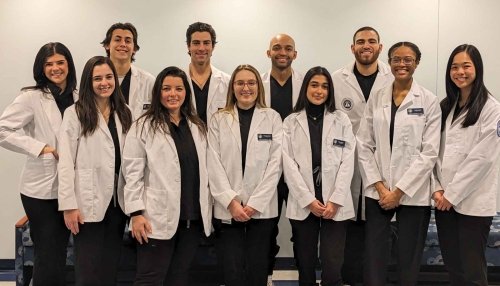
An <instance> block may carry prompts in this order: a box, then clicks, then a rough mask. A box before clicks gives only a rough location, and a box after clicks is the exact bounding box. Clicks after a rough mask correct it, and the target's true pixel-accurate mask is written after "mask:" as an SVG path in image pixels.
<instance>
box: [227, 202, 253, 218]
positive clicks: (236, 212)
mask: <svg viewBox="0 0 500 286" xmlns="http://www.w3.org/2000/svg"><path fill="white" fill-rule="evenodd" d="M227 208H228V209H229V212H230V213H231V216H232V217H233V218H234V220H235V221H240V222H245V221H248V220H250V217H249V216H248V215H247V214H246V212H245V211H244V210H243V206H241V204H240V202H238V201H237V200H234V199H233V200H232V201H231V203H229V206H228V207H227Z"/></svg>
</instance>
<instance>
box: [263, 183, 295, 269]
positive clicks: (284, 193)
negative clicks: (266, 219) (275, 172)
mask: <svg viewBox="0 0 500 286" xmlns="http://www.w3.org/2000/svg"><path fill="white" fill-rule="evenodd" d="M287 200H288V186H287V185H286V183H285V177H284V176H283V174H282V175H281V178H280V180H279V182H278V216H277V217H275V218H274V219H273V220H274V227H273V232H272V234H271V245H270V246H269V266H268V268H267V275H272V274H273V269H274V264H275V263H276V255H278V252H279V251H280V247H279V245H278V234H279V227H278V224H279V222H280V217H281V210H282V209H283V204H284V203H286V201H287ZM290 240H292V239H290Z"/></svg>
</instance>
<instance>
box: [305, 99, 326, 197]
mask: <svg viewBox="0 0 500 286" xmlns="http://www.w3.org/2000/svg"><path fill="white" fill-rule="evenodd" d="M324 111H325V104H324V103H323V104H321V105H313V104H310V103H309V104H308V105H307V107H306V114H307V123H308V126H309V136H310V138H311V154H312V160H311V161H312V170H313V181H314V193H315V197H316V199H318V200H319V201H320V202H321V203H323V194H322V191H321V190H322V183H321V141H322V136H323V115H324Z"/></svg>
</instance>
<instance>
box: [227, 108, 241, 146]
mask: <svg viewBox="0 0 500 286" xmlns="http://www.w3.org/2000/svg"><path fill="white" fill-rule="evenodd" d="M225 119H226V124H227V126H229V128H230V129H231V134H232V135H233V136H234V141H236V143H237V144H238V150H239V151H240V153H241V133H240V118H239V116H238V110H237V107H236V105H235V106H234V109H233V114H227V116H226V118H225Z"/></svg>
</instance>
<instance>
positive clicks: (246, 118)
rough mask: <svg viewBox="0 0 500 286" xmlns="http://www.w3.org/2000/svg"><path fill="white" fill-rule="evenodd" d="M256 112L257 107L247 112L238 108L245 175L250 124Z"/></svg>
mask: <svg viewBox="0 0 500 286" xmlns="http://www.w3.org/2000/svg"><path fill="white" fill-rule="evenodd" d="M254 110H255V105H254V106H253V107H252V108H250V109H247V110H245V109H241V108H239V107H238V118H239V120H240V136H241V167H242V170H243V175H244V174H245V163H246V158H247V142H248V133H249V132H250V124H252V117H253V112H254Z"/></svg>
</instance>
